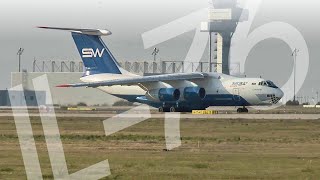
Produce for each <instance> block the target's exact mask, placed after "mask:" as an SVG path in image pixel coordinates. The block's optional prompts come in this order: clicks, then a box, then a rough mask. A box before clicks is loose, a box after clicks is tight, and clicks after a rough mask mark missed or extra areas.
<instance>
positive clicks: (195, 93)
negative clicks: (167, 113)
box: [183, 87, 206, 101]
mask: <svg viewBox="0 0 320 180" xmlns="http://www.w3.org/2000/svg"><path fill="white" fill-rule="evenodd" d="M205 97H206V90H205V89H204V88H200V87H186V88H184V90H183V98H184V99H185V100H186V101H200V100H203V99H204V98H205Z"/></svg>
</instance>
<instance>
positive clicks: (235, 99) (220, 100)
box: [112, 94, 251, 108]
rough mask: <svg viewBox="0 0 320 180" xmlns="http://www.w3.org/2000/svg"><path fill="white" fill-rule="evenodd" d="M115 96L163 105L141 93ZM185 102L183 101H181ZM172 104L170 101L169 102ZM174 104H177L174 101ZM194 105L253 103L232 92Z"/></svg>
mask: <svg viewBox="0 0 320 180" xmlns="http://www.w3.org/2000/svg"><path fill="white" fill-rule="evenodd" d="M112 95H113V96H116V97H119V98H121V99H126V100H128V101H130V102H139V103H143V104H148V105H150V106H153V107H159V106H162V103H161V102H152V101H149V100H147V99H146V98H145V97H144V96H141V95H117V94H112ZM171 103H172V102H171ZM181 103H183V102H181ZM169 104H170V102H169ZM172 104H175V102H174V103H172ZM187 104H188V103H187ZM193 104H194V105H193V106H192V107H199V106H205V107H208V106H251V104H250V103H249V102H248V101H246V100H245V99H244V98H243V97H241V96H237V95H232V94H207V95H206V97H205V98H204V100H202V101H199V102H193ZM192 107H191V108H192Z"/></svg>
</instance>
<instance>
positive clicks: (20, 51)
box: [17, 48, 24, 72]
mask: <svg viewBox="0 0 320 180" xmlns="http://www.w3.org/2000/svg"><path fill="white" fill-rule="evenodd" d="M23 51H24V49H23V48H19V50H18V52H17V55H18V56H19V68H18V69H19V72H21V55H22V53H23Z"/></svg>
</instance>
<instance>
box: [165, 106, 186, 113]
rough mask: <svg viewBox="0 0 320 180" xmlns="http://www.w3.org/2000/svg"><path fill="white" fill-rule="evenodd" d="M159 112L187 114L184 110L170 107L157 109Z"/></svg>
mask: <svg viewBox="0 0 320 180" xmlns="http://www.w3.org/2000/svg"><path fill="white" fill-rule="evenodd" d="M159 112H188V111H187V110H186V109H184V108H177V107H175V106H171V107H162V106H161V107H159Z"/></svg>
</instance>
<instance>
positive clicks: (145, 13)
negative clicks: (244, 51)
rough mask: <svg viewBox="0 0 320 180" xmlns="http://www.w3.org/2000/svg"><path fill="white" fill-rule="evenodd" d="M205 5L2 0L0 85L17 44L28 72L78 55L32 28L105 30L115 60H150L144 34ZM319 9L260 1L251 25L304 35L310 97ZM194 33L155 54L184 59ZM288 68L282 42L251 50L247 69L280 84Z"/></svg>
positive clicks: (191, 0)
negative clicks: (281, 26) (285, 26)
mask: <svg viewBox="0 0 320 180" xmlns="http://www.w3.org/2000/svg"><path fill="white" fill-rule="evenodd" d="M207 6H208V1H207V0H161V1H159V0H1V1H0V23H1V26H0V27H1V29H0V31H1V33H0V53H1V55H2V56H1V59H0V67H1V71H0V73H1V82H0V88H1V89H4V88H7V87H10V72H12V71H17V69H18V68H17V62H18V58H17V55H16V53H17V50H18V49H19V47H23V48H24V49H25V52H24V54H23V68H24V69H27V70H28V71H31V70H32V61H33V59H34V57H35V58H36V59H39V60H42V59H80V57H79V55H78V53H77V51H76V49H75V46H74V44H73V41H72V38H71V36H70V34H69V33H65V32H56V31H45V30H41V29H36V28H35V27H36V26H59V27H79V28H81V27H87V28H107V29H109V30H111V31H112V32H113V35H112V36H109V37H106V38H104V40H105V42H106V43H107V45H108V46H109V48H110V49H111V51H112V52H113V54H114V55H115V57H116V58H117V59H121V60H123V59H125V60H138V59H145V60H149V59H150V60H151V59H152V56H151V55H150V54H151V52H152V48H150V49H144V47H143V42H142V38H141V34H142V33H144V32H146V31H149V30H151V29H153V28H156V27H158V26H161V25H163V24H166V23H169V22H171V21H173V20H175V19H177V18H180V17H183V16H186V15H188V14H190V13H192V12H194V11H197V10H199V9H202V8H206V7H207ZM319 8H320V2H319V1H316V0H303V1H300V0H295V1H292V0H291V1H289V0H281V1H279V0H264V1H263V3H262V6H261V9H260V10H259V11H258V13H257V15H256V18H255V20H254V22H253V26H252V29H254V28H256V27H259V26H261V25H263V24H265V23H268V22H272V21H281V22H286V23H289V24H291V25H292V26H294V27H295V28H296V29H298V30H299V31H300V32H301V33H302V35H303V36H304V38H305V40H306V42H307V45H308V48H309V53H310V69H309V73H308V77H307V80H306V82H305V84H304V86H303V89H302V90H301V92H300V93H303V94H308V95H309V96H311V95H312V94H315V93H312V89H314V90H313V91H314V92H315V91H316V90H320V84H319V80H320V72H319V67H320V61H319V59H320V37H319V32H320V25H318V22H319V18H320V11H319ZM199 23H200V22H199ZM193 37H194V31H193V32H189V33H185V34H183V35H181V36H178V37H177V38H175V39H172V40H169V41H167V42H164V43H162V44H160V45H159V47H160V54H159V58H161V59H163V60H165V59H172V60H183V59H184V58H185V56H186V53H187V51H188V49H189V47H190V44H191V42H192V39H193ZM204 58H206V57H205V56H204ZM298 58H299V57H298ZM298 60H299V59H298ZM292 66H293V63H292V57H291V50H290V48H289V47H288V46H287V45H286V44H285V43H284V42H282V41H279V40H276V39H268V40H266V41H262V42H260V43H259V44H257V45H256V46H255V47H254V48H253V49H252V51H251V52H250V54H249V57H248V60H247V63H246V65H245V67H246V68H245V72H246V74H247V75H248V76H251V77H258V76H260V75H262V76H263V77H264V78H266V79H272V80H274V81H275V82H276V83H278V84H283V83H285V82H286V81H287V79H288V77H289V75H290V74H291V72H292Z"/></svg>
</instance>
